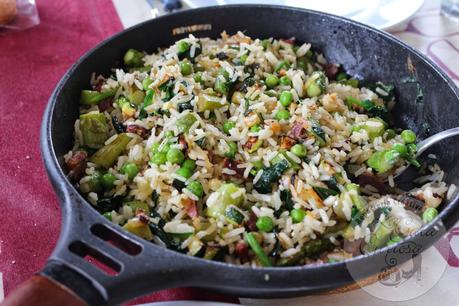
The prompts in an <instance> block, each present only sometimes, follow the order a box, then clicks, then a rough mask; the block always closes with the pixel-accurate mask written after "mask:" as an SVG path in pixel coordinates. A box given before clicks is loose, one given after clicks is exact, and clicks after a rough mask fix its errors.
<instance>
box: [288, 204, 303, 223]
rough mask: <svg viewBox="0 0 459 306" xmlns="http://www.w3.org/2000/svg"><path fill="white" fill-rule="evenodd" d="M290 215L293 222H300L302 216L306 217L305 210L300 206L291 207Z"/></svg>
mask: <svg viewBox="0 0 459 306" xmlns="http://www.w3.org/2000/svg"><path fill="white" fill-rule="evenodd" d="M290 217H292V221H293V223H300V222H301V221H303V219H304V217H306V211H304V209H302V208H299V209H296V208H295V209H292V210H291V211H290Z"/></svg>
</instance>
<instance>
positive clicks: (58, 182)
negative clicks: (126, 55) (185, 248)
mask: <svg viewBox="0 0 459 306" xmlns="http://www.w3.org/2000/svg"><path fill="white" fill-rule="evenodd" d="M231 8H245V9H249V8H250V9H277V10H285V11H288V12H289V13H293V12H298V13H303V14H304V13H306V14H313V15H318V16H321V17H323V18H329V19H333V20H338V21H339V22H344V23H350V24H352V25H355V26H356V27H357V28H359V30H367V31H370V32H373V33H375V34H376V35H378V36H380V37H383V38H385V39H387V40H390V41H391V42H393V43H396V44H397V45H398V46H399V47H400V48H404V49H406V50H407V51H409V53H410V54H412V55H414V56H416V57H417V58H418V59H420V60H421V61H423V62H424V63H426V64H427V65H428V66H429V68H430V69H432V70H433V71H435V73H437V74H438V76H439V77H441V79H442V80H443V81H445V82H446V83H447V85H448V87H449V88H450V89H451V90H452V91H453V92H454V94H455V96H456V98H457V99H458V100H459V88H458V87H457V86H456V85H455V83H454V82H453V81H452V79H451V78H450V77H448V76H447V75H446V73H445V72H444V71H443V70H441V69H440V68H439V67H438V65H437V64H435V63H434V62H433V61H432V60H431V59H429V58H428V57H427V56H425V55H423V54H422V53H421V52H419V51H417V50H415V49H414V48H412V47H411V46H409V45H407V44H406V43H404V42H403V41H401V40H399V39H398V38H396V37H394V36H393V35H391V34H389V33H387V32H384V31H382V30H378V29H376V28H373V27H371V26H367V25H365V24H362V23H360V22H357V21H353V20H351V19H347V18H345V17H340V16H336V15H332V14H328V13H323V12H318V11H314V10H308V9H301V8H293V7H287V6H282V5H263V4H234V5H226V6H209V7H202V8H196V9H190V10H187V11H181V12H176V13H173V14H170V15H164V16H160V17H157V18H155V19H151V20H147V21H144V22H142V23H139V24H137V25H134V26H132V27H129V28H127V29H124V30H122V31H120V32H118V33H116V34H114V35H112V36H110V37H109V38H107V39H105V40H103V41H102V42H100V43H98V44H97V45H96V46H95V47H93V48H91V49H90V50H88V51H87V52H86V53H85V54H83V55H82V56H81V57H80V58H79V59H78V60H77V61H76V62H75V63H74V64H73V65H72V66H71V67H70V68H69V69H68V70H67V71H66V72H65V74H64V75H63V77H62V78H61V79H60V81H59V82H58V84H57V85H56V87H55V89H54V90H53V92H52V94H51V96H50V99H49V101H48V104H47V106H46V109H45V111H44V115H43V119H42V125H41V135H40V143H41V152H42V159H43V161H44V164H45V167H46V171H47V175H48V177H49V178H50V180H51V181H52V183H53V186H54V188H55V191H56V192H57V193H58V194H60V193H62V194H66V195H69V194H71V195H73V196H77V197H78V198H79V200H81V201H82V202H84V203H85V205H87V206H88V207H89V209H92V210H94V208H93V207H92V206H91V205H90V204H89V202H88V201H87V200H86V199H84V198H83V197H82V196H81V194H80V193H79V192H78V191H77V190H76V188H75V187H74V186H73V185H72V184H71V183H70V181H69V180H68V179H67V177H66V175H65V173H64V171H63V168H62V167H61V166H60V165H59V162H58V157H57V155H56V152H55V150H54V143H53V140H52V135H51V127H52V125H53V113H54V111H55V106H56V103H57V97H58V96H59V94H60V92H61V90H62V88H63V87H64V85H65V84H66V82H67V80H68V79H69V78H70V76H71V75H72V74H73V72H74V71H75V70H76V68H77V67H78V66H79V65H80V64H81V63H82V62H84V61H85V60H86V59H87V58H89V57H91V56H92V54H93V53H94V52H95V51H96V50H98V49H100V48H101V47H103V46H106V45H108V44H110V43H111V42H112V41H114V40H117V39H118V38H120V37H122V36H124V35H127V34H128V33H129V32H131V31H134V30H137V29H140V28H142V27H144V26H145V25H147V24H150V23H154V22H156V20H162V19H167V18H169V17H170V16H180V15H187V14H193V13H196V12H202V11H205V12H208V11H212V10H225V9H231ZM60 205H61V208H62V213H61V214H62V216H63V217H64V216H65V214H66V211H67V210H68V208H67V206H68V205H70V203H66V201H63V200H62V199H61V201H60ZM88 207H86V206H85V209H88ZM454 212H456V215H457V214H459V195H456V197H455V198H453V199H451V200H450V202H449V203H448V205H447V206H446V207H444V208H443V209H442V211H441V212H440V213H439V215H438V217H437V221H439V220H440V221H441V222H442V223H443V221H445V220H449V219H450V218H452V217H453V215H454ZM99 217H100V219H99V220H100V222H99V223H102V224H104V225H107V226H110V228H112V229H115V230H116V228H117V226H116V225H114V224H111V222H108V221H107V220H105V219H104V217H103V216H102V215H99ZM455 221H457V218H456V220H455ZM62 222H65V221H64V218H63V221H62ZM435 223H436V222H432V223H429V224H426V225H424V226H423V227H422V228H421V229H420V230H427V229H431V228H433V227H434V225H435ZM446 224H447V226H446V228H447V229H449V227H451V225H452V224H450V222H449V221H448V222H446ZM64 226H65V224H63V227H64ZM62 230H63V229H61V232H62ZM120 230H121V228H120ZM418 233H419V231H418V232H417V234H418ZM125 234H126V235H128V236H130V237H131V238H133V240H135V241H137V242H138V243H140V244H141V245H142V246H143V247H144V248H150V247H153V248H159V249H161V250H162V251H163V252H166V253H164V254H167V255H174V256H179V257H181V258H183V259H186V260H188V261H192V262H193V261H197V262H198V263H201V264H204V265H208V266H216V267H221V268H224V269H231V270H233V271H234V270H240V271H241V272H246V273H247V271H250V272H258V273H268V274H275V273H280V272H284V271H290V272H294V271H295V272H301V271H320V270H321V269H328V268H336V267H344V266H345V265H347V264H349V263H355V262H358V261H361V260H363V259H365V258H368V257H376V256H380V255H381V254H383V253H385V252H387V251H389V250H393V249H395V248H396V247H397V246H398V245H399V244H400V243H403V242H406V241H408V240H409V237H408V238H405V239H404V240H402V241H401V242H399V243H397V244H395V245H393V246H390V247H384V248H382V249H378V250H376V251H374V252H371V253H368V254H362V255H358V256H355V257H352V258H350V259H346V260H344V261H341V262H336V263H323V264H320V265H304V266H291V267H269V268H268V267H247V266H240V265H235V264H231V263H226V262H216V261H212V260H205V259H202V258H197V257H193V256H190V255H186V254H181V253H178V252H176V251H173V250H170V249H167V248H162V247H160V246H158V245H155V244H154V243H151V242H149V241H145V240H143V239H141V238H138V237H136V236H134V235H132V234H130V233H127V232H126V233H125ZM417 234H416V235H417ZM416 235H415V236H416ZM329 287H330V288H332V287H336V286H332V285H330V286H329ZM324 289H327V288H324ZM282 290H283V291H287V290H286V289H282Z"/></svg>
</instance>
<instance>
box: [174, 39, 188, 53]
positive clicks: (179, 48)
mask: <svg viewBox="0 0 459 306" xmlns="http://www.w3.org/2000/svg"><path fill="white" fill-rule="evenodd" d="M188 48H190V44H189V43H187V42H186V41H184V40H181V41H179V42H178V43H177V51H178V52H179V53H183V52H186V51H187V50H188Z"/></svg>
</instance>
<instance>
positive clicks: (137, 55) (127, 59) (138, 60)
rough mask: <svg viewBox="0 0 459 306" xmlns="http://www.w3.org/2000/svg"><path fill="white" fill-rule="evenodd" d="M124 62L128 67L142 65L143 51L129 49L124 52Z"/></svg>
mask: <svg viewBox="0 0 459 306" xmlns="http://www.w3.org/2000/svg"><path fill="white" fill-rule="evenodd" d="M123 60H124V64H125V65H126V66H128V67H140V66H143V63H144V62H143V53H142V52H140V51H138V50H135V49H129V50H127V52H126V53H125V54H124V58H123Z"/></svg>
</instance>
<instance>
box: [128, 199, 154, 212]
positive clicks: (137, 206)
mask: <svg viewBox="0 0 459 306" xmlns="http://www.w3.org/2000/svg"><path fill="white" fill-rule="evenodd" d="M123 205H127V206H129V207H130V208H131V209H132V212H133V213H134V214H135V212H136V210H141V211H143V212H144V213H145V214H147V215H149V214H150V206H148V204H147V203H145V202H142V201H129V202H124V203H123Z"/></svg>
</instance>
